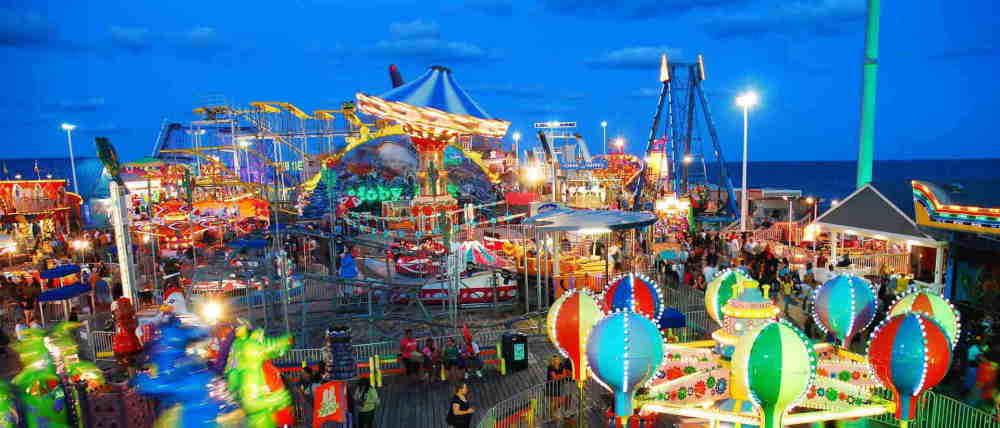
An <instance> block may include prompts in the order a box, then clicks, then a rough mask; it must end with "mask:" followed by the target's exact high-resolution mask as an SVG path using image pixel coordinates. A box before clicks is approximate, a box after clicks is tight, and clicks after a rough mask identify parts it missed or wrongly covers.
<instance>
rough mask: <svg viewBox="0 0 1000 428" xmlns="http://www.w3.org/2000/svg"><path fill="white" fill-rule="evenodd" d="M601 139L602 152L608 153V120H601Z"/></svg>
mask: <svg viewBox="0 0 1000 428" xmlns="http://www.w3.org/2000/svg"><path fill="white" fill-rule="evenodd" d="M601 141H602V142H604V154H608V121H606V120H602V121H601Z"/></svg>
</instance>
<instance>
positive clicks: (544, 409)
mask: <svg viewBox="0 0 1000 428" xmlns="http://www.w3.org/2000/svg"><path fill="white" fill-rule="evenodd" d="M592 385H593V384H592V383H587V384H585V385H584V389H583V391H582V394H581V391H580V389H579V388H578V387H577V385H575V384H573V383H572V382H571V381H569V380H557V381H550V382H545V383H542V384H539V385H535V386H532V387H530V388H528V389H526V390H524V391H521V392H520V393H518V394H516V395H514V396H513V397H510V398H507V399H505V400H503V401H501V402H499V403H497V404H496V405H494V406H493V407H491V408H490V409H488V410H486V411H485V412H483V413H482V418H481V419H480V420H479V423H478V424H477V425H476V427H477V428H533V427H540V426H545V424H547V423H550V422H552V421H556V420H558V419H562V418H567V419H570V418H575V417H576V415H577V414H578V412H580V411H581V410H582V411H584V412H586V411H587V410H589V409H591V408H593V407H595V403H593V402H591V401H590V400H589V399H588V397H590V396H591V395H592V394H590V392H591V390H592V388H593V386H592Z"/></svg>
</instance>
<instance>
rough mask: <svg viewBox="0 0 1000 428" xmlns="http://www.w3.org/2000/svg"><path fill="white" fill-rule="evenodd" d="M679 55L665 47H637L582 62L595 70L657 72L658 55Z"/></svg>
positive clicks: (679, 52)
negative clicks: (644, 70) (649, 70)
mask: <svg viewBox="0 0 1000 428" xmlns="http://www.w3.org/2000/svg"><path fill="white" fill-rule="evenodd" d="M681 53H682V51H681V50H680V49H677V48H671V47H667V46H637V47H628V48H621V49H618V50H614V51H611V52H606V53H604V54H601V55H598V56H596V57H593V58H589V59H587V60H586V61H584V62H585V63H586V64H587V65H589V66H591V67H595V68H616V69H652V70H657V69H658V67H659V66H660V55H663V54H667V55H668V56H670V57H671V58H675V57H677V56H679V55H680V54H681Z"/></svg>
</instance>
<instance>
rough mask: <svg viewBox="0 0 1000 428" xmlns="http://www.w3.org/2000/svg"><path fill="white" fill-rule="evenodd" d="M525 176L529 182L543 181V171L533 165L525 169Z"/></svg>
mask: <svg viewBox="0 0 1000 428" xmlns="http://www.w3.org/2000/svg"><path fill="white" fill-rule="evenodd" d="M524 175H525V178H527V179H528V181H529V182H538V181H541V180H542V169H541V168H539V167H538V166H535V165H532V166H529V167H527V168H525V169H524Z"/></svg>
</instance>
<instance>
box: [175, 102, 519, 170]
mask: <svg viewBox="0 0 1000 428" xmlns="http://www.w3.org/2000/svg"><path fill="white" fill-rule="evenodd" d="M250 106H252V107H253V108H254V109H253V110H235V109H232V108H229V107H201V108H197V109H195V110H194V111H195V113H199V114H204V115H210V114H229V115H233V116H240V117H243V118H245V119H246V120H248V121H249V122H250V123H252V124H253V125H254V126H255V127H256V128H257V129H258V130H259V131H260V132H261V133H262V134H263V136H264V137H266V138H273V139H274V140H275V141H278V142H280V143H282V144H284V145H286V146H288V147H289V148H291V149H292V150H293V151H295V152H296V153H298V154H299V156H301V157H302V158H303V159H305V158H308V157H309V155H308V154H307V153H305V152H304V151H302V150H301V149H299V148H298V147H296V146H295V145H294V144H292V143H291V142H289V141H288V140H287V139H286V138H285V136H284V135H282V134H281V133H277V132H274V131H273V130H271V129H270V127H269V126H268V124H267V123H266V121H264V120H261V119H260V118H259V117H257V116H256V115H255V113H281V112H288V113H290V114H291V115H293V116H295V117H296V118H299V119H303V120H333V119H335V118H336V115H338V114H339V115H341V116H343V117H344V120H346V121H347V123H349V124H350V125H351V127H352V128H353V129H351V130H350V131H348V132H346V133H345V134H344V135H345V137H344V141H345V142H346V143H347V145H346V146H344V147H343V148H341V149H340V150H338V151H337V152H336V153H333V154H332V155H328V156H326V157H325V158H326V159H331V160H333V161H340V160H341V159H343V157H344V156H345V155H347V154H348V153H350V152H351V151H352V150H354V149H356V148H358V147H360V146H361V145H363V144H365V143H367V142H370V141H372V140H375V139H378V138H382V137H388V136H393V135H405V132H404V131H403V127H402V126H401V125H398V124H395V125H394V124H388V123H380V122H378V121H377V122H376V123H365V122H364V121H362V120H361V118H360V117H359V116H358V115H357V109H356V107H355V106H354V103H351V102H346V103H343V104H341V108H340V109H339V110H315V111H313V114H312V115H310V114H308V113H306V112H305V111H303V110H302V109H300V108H298V107H296V106H295V105H293V104H291V103H287V102H280V101H253V102H251V103H250ZM322 135H334V133H332V132H331V133H317V134H316V135H315V136H322ZM449 146H451V147H453V148H455V149H456V150H458V151H460V152H461V153H462V154H463V155H464V156H465V157H466V158H467V159H469V160H470V161H472V163H474V164H476V166H478V167H479V168H480V169H481V170H482V171H483V173H484V174H486V177H487V178H488V179H489V180H490V182H491V183H497V182H499V181H500V177H499V175H497V174H496V173H494V172H493V171H490V169H489V167H488V166H487V165H486V163H485V162H483V156H482V154H480V153H477V152H474V151H472V150H466V148H465V147H462V145H461V144H459V143H458V141H457V140H454V141H451V142H450V143H449ZM244 150H247V151H248V152H252V153H254V154H255V155H256V156H258V157H259V158H261V159H262V160H264V161H265V162H267V163H268V166H271V167H272V168H274V169H275V170H276V171H281V170H282V168H280V167H278V166H277V165H276V164H275V163H273V162H270V161H269V160H268V158H267V157H266V156H263V155H262V154H261V153H259V152H256V151H252V150H251V149H244ZM282 172H283V173H284V171H282ZM287 177H288V175H287V174H286V178H287Z"/></svg>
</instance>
